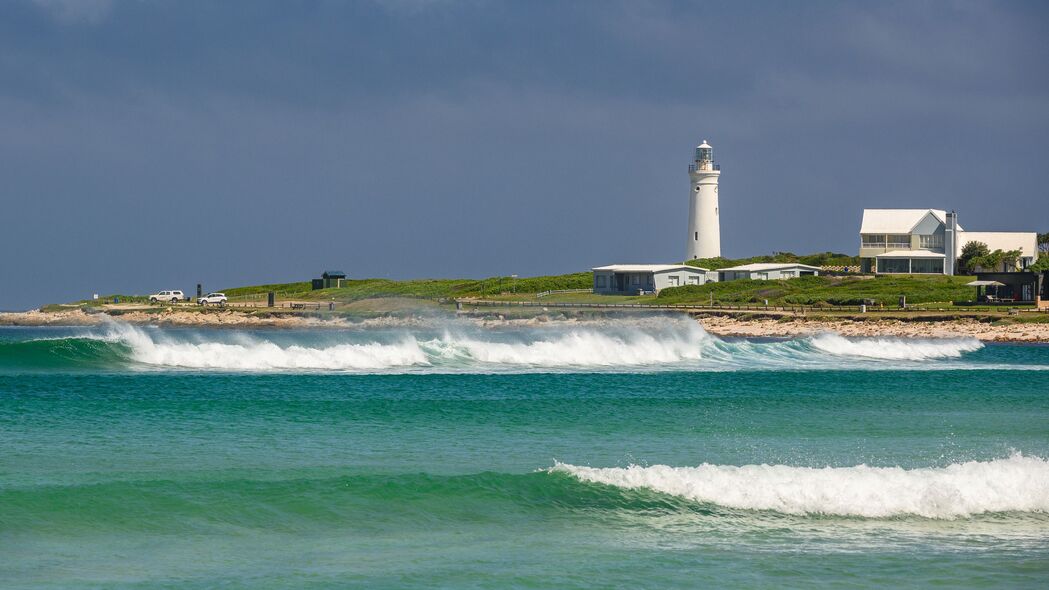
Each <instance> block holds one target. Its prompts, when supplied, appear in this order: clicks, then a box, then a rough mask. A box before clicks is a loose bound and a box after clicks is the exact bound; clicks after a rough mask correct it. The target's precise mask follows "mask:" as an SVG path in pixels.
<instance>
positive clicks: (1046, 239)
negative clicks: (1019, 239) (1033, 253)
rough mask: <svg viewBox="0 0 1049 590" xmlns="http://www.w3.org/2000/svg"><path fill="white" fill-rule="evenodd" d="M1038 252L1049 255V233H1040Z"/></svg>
mask: <svg viewBox="0 0 1049 590" xmlns="http://www.w3.org/2000/svg"><path fill="white" fill-rule="evenodd" d="M1038 252H1039V253H1040V254H1041V255H1042V256H1049V233H1044V234H1038Z"/></svg>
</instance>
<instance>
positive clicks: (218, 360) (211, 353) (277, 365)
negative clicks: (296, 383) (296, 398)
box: [119, 326, 428, 371]
mask: <svg viewBox="0 0 1049 590" xmlns="http://www.w3.org/2000/svg"><path fill="white" fill-rule="evenodd" d="M119 330H120V339H121V340H122V341H123V342H124V343H125V344H127V345H128V346H130V348H131V358H132V359H133V360H135V361H137V362H139V363H143V364H146V365H153V366H164V367H179V368H189V369H227V370H234V371H237V370H249V371H250V370H282V369H283V370H295V369H320V370H353V369H357V370H369V369H370V370H374V369H387V368H391V367H405V366H411V365H423V364H427V363H428V360H427V356H426V354H425V353H424V352H423V351H422V349H421V348H419V345H418V343H417V342H416V341H415V340H413V339H410V338H405V339H403V340H401V341H399V342H394V343H381V342H366V343H360V344H337V345H333V346H327V347H309V346H299V345H291V346H285V347H281V346H279V345H277V344H276V343H274V342H270V341H267V340H261V339H258V338H255V337H252V336H247V335H244V334H239V335H237V334H235V335H234V339H235V340H237V341H236V342H214V341H211V342H208V341H204V342H192V341H184V340H183V341H179V340H173V339H168V338H164V337H162V336H159V335H154V334H149V333H147V332H146V331H144V330H141V329H138V328H134V327H130V326H127V327H124V328H121V329H119Z"/></svg>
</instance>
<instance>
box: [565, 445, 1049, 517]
mask: <svg viewBox="0 0 1049 590" xmlns="http://www.w3.org/2000/svg"><path fill="white" fill-rule="evenodd" d="M551 471H554V472H564V473H569V474H571V475H573V476H575V477H577V478H579V479H580V480H582V481H587V482H593V483H601V484H607V485H613V486H617V487H621V488H628V489H639V488H644V489H649V490H653V491H657V492H662V493H666V494H672V495H675V496H680V497H683V498H687V499H689V500H693V501H696V502H704V503H710V504H716V505H719V506H724V507H727V508H737V509H747V510H773V511H777V512H782V513H786V514H826V515H839V516H861V517H868V518H885V517H893V516H905V515H911V516H921V517H926V518H937V519H954V518H964V517H969V516H973V515H977V514H984V513H995V512H1041V513H1045V512H1049V462H1047V461H1046V460H1045V459H1042V458H1039V457H1025V456H1023V455H1021V454H1014V455H1013V456H1011V457H1009V458H1005V459H995V460H993V461H969V462H966V463H955V464H951V465H948V466H947V467H942V468H925V469H902V468H899V467H868V466H866V465H858V466H855V467H825V468H808V467H790V466H787V465H744V466H742V467H735V466H731V465H709V464H703V465H700V466H699V467H668V466H666V465H654V466H651V467H639V466H630V467H626V468H620V467H611V468H596V467H579V466H575V465H568V464H563V463H558V464H556V465H555V466H554V467H553V468H551Z"/></svg>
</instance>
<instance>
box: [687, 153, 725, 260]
mask: <svg viewBox="0 0 1049 590" xmlns="http://www.w3.org/2000/svg"><path fill="white" fill-rule="evenodd" d="M688 176H689V178H690V179H691V180H692V186H691V191H690V193H691V194H689V198H688V248H687V249H686V250H685V252H686V256H685V259H686V260H692V259H694V258H716V257H718V256H721V221H720V219H719V216H718V215H719V214H718V177H719V176H721V166H720V165H719V164H715V163H714V148H712V147H710V144H709V143H707V140H705V139H704V140H703V143H701V144H699V145H698V146H696V157H695V160H693V162H692V163H691V164H689V166H688Z"/></svg>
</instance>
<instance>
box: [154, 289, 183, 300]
mask: <svg viewBox="0 0 1049 590" xmlns="http://www.w3.org/2000/svg"><path fill="white" fill-rule="evenodd" d="M185 297H186V296H185V295H183V294H182V291H161V292H160V293H154V294H153V295H150V296H149V300H150V301H151V302H152V303H156V302H158V301H170V302H171V303H178V302H179V301H182V300H183V299H185Z"/></svg>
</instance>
